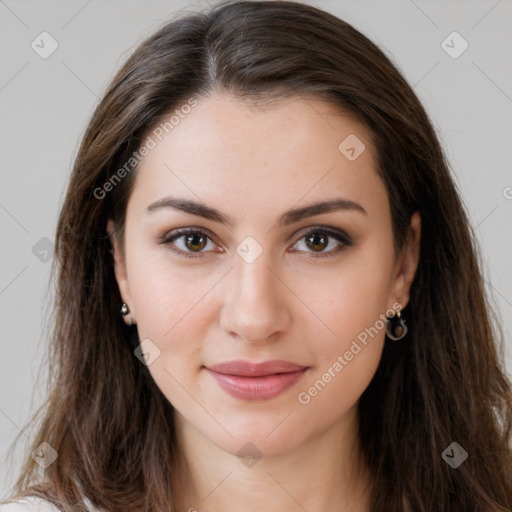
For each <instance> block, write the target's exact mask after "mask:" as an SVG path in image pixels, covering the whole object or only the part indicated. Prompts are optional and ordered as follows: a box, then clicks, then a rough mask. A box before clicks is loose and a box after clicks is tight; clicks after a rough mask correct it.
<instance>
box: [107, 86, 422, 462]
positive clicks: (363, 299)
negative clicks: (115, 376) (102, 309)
mask: <svg viewBox="0 0 512 512" xmlns="http://www.w3.org/2000/svg"><path fill="white" fill-rule="evenodd" d="M347 137H350V138H349V139H347ZM355 137H357V138H355ZM153 138H154V139H155V140H156V141H157V142H158V143H157V144H156V147H154V148H153V149H151V151H150V152H149V154H147V155H146V156H145V157H144V159H143V161H142V162H141V166H140V168H139V170H138V174H137V177H136V181H135V185H134V188H133V192H132V194H131V196H130V199H129V202H128V206H127V214H126V227H125V259H122V257H121V255H120V251H119V247H118V246H117V245H115V247H114V248H115V261H116V267H115V271H116V278H117V282H118V285H119V288H120V292H121V295H122V298H123V300H124V302H126V303H127V304H128V306H129V308H130V311H131V315H132V319H133V320H134V321H135V322H136V323H137V329H138V333H139V338H140V340H141V342H143V347H144V352H145V353H148V354H149V356H148V358H149V359H148V362H149V364H148V369H149V371H150V373H151V376H152V377H153V379H154V380H155V382H156V384H157V385H158V387H159V388H160V390H161V391H162V393H163V394H164V395H165V396H166V398H167V399H168V400H169V402H170V403H171V404H172V405H173V406H174V408H175V411H176V413H177V414H176V419H177V421H178V422H179V423H180V425H181V426H182V427H183V428H188V429H192V430H194V431H195V432H196V433H198V434H200V435H201V437H202V438H204V439H208V440H210V441H212V442H213V443H215V444H216V445H217V446H219V447H221V448H222V449H224V450H227V451H229V452H232V453H237V452H238V450H240V448H241V447H242V446H244V445H245V443H247V442H250V443H252V444H253V445H254V446H256V447H257V449H258V450H259V451H260V452H261V453H262V454H264V455H272V454H278V453H282V452H285V451H289V450H293V449H294V448H297V447H299V446H300V445H303V444H305V443H307V442H308V441H310V440H312V439H313V438H315V437H317V436H319V435H321V434H323V433H325V432H328V431H330V430H332V429H336V428H338V427H339V428H342V427H341V425H343V422H344V421H345V420H346V418H348V417H349V416H350V415H351V414H352V413H353V412H354V410H355V407H356V405H357V401H358V399H359V397H360V396H361V394H362V393H363V391H364V390H365V389H366V387H367V386H368V384H369V383H370V381H371V379H372V377H373V375H374V373H375V371H376V369H377V366H378V364H379V360H380V357H381V353H382V348H383V344H384V337H385V329H384V321H383V319H384V318H385V314H386V312H388V314H389V313H390V312H391V311H393V309H394V310H397V309H399V308H400V306H399V305H397V303H399V304H400V305H401V306H402V307H405V305H406V304H407V301H408V299H409V288H410V284H411V282H412V279H413V277H414V272H415V269H416V265H417V259H418V241H419V216H418V214H415V215H414V216H413V217H412V233H413V236H412V237H411V242H410V243H409V244H408V245H406V246H405V247H404V250H403V252H401V253H400V254H395V253H394V250H393V238H392V227H391V216H390V208H389V201H388V196H387V193H386V190H385V188H384V185H383V183H382V181H381V180H380V178H379V177H378V175H377V172H376V167H375V165H376V164H375V153H374V150H373V148H372V146H371V144H370V138H369V133H368V132H367V130H366V128H365V126H364V125H362V124H360V123H359V122H358V121H356V120H355V119H353V118H351V117H349V116H347V115H345V114H343V113H342V112H341V111H338V110H337V109H336V108H335V107H333V106H332V105H330V104H328V103H326V102H324V101H322V100H319V99H315V98H314V97H304V96H302V97H292V98H288V99H284V100H279V101H278V102H277V103H275V104H274V105H272V106H271V107H269V108H268V109H265V110H263V109H256V108H251V107H249V106H247V105H246V104H243V103H240V102H237V101H235V100H234V99H233V98H231V97H230V96H227V95H217V96H212V97H209V98H208V99H204V98H203V99H201V100H200V101H199V103H198V104H197V106H196V107H195V108H193V109H191V110H190V112H189V113H188V114H187V115H184V116H182V117H180V120H179V123H178V124H177V125H175V126H174V127H173V129H172V130H169V131H168V133H165V132H164V133H163V134H160V138H161V139H162V140H161V141H158V138H156V137H153ZM345 139H347V141H345ZM344 141H345V142H344ZM340 144H341V146H340ZM363 144H364V146H363ZM350 148H354V150H351V149H350ZM171 198H172V199H180V200H186V201H189V202H190V203H189V204H191V203H192V202H194V203H198V204H199V206H201V207H204V208H208V209H215V210H216V211H217V213H216V214H215V215H214V214H212V213H211V210H206V211H209V212H210V213H209V214H208V215H207V217H205V216H202V213H201V211H200V210H199V209H197V208H196V210H195V213H192V212H190V211H184V210H182V209H180V208H179V207H178V206H176V203H174V205H175V206H172V205H171V204H170V203H171V201H170V199H171ZM334 200H341V201H340V202H339V204H340V205H341V207H340V208H338V209H335V210H328V209H327V208H324V209H321V208H318V209H316V210H315V211H311V210H309V211H308V210H307V209H306V208H307V207H308V206H311V205H313V204H315V203H322V202H326V201H334ZM291 210H292V211H293V212H295V213H293V214H291V213H288V215H285V214H286V213H287V212H290V211H291ZM301 212H302V214H300V213H301ZM111 227H112V223H111V222H110V223H109V229H111ZM178 230H181V231H179V232H178ZM188 231H191V233H188ZM390 310H391V311H390ZM143 340H144V341H143ZM388 343H393V342H392V341H388ZM235 360H242V361H245V362H248V363H261V362H267V361H271V360H281V361H287V362H290V363H295V364H296V365H298V369H296V371H292V370H293V368H291V367H280V366H270V367H268V368H266V369H265V368H263V370H262V372H263V373H267V374H273V375H267V376H265V377H262V376H259V377H255V376H254V375H255V373H252V376H247V374H246V375H245V376H240V374H242V373H243V369H242V368H241V367H240V366H238V367H236V366H235V367H229V368H224V369H223V370H222V371H223V372H225V373H224V374H223V375H220V372H219V373H216V372H214V371H212V368H213V367H214V366H215V365H219V364H220V363H225V362H232V361H235ZM141 364H142V363H141ZM301 368H305V370H300V369H301ZM260 369H261V368H260ZM245 370H246V372H249V373H250V372H251V371H252V372H254V368H251V367H249V368H245ZM277 372H285V373H284V374H283V375H280V376H278V375H276V373H277ZM226 373H227V374H231V377H230V376H229V375H228V376H226ZM234 374H238V376H233V375H234ZM292 413H293V414H292ZM284 418H286V419H285V420H284V421H283V419H284Z"/></svg>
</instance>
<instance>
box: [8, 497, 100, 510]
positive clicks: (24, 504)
mask: <svg viewBox="0 0 512 512" xmlns="http://www.w3.org/2000/svg"><path fill="white" fill-rule="evenodd" d="M84 501H85V504H86V505H87V507H88V508H89V510H90V511H91V512H99V511H98V509H96V508H94V507H93V506H92V503H91V502H90V501H89V500H88V499H87V498H84ZM0 512H60V510H59V509H58V508H57V507H56V506H55V505H53V504H52V503H50V502H49V501H46V500H44V499H43V498H40V497H38V496H28V497H27V498H23V499H19V500H18V501H16V502H14V503H5V504H4V505H0Z"/></svg>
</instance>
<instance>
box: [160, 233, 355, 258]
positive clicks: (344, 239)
mask: <svg viewBox="0 0 512 512" xmlns="http://www.w3.org/2000/svg"><path fill="white" fill-rule="evenodd" d="M314 233H322V234H324V235H327V236H328V237H331V238H334V239H335V240H337V241H338V242H341V245H340V246H338V247H337V248H336V249H331V250H330V251H327V252H323V253H316V254H315V253H310V254H312V257H313V258H327V257H332V256H335V255H336V254H338V253H339V252H340V251H342V250H343V249H344V248H346V247H351V246H352V245H353V243H352V241H351V240H350V238H349V237H348V236H347V235H346V234H344V233H342V232H337V231H333V230H331V229H329V228H324V227H322V226H315V227H313V228H311V229H309V230H308V231H307V232H305V233H303V234H302V235H301V236H300V238H299V239H298V240H297V242H299V241H300V240H302V239H303V238H306V237H307V236H309V235H311V234H314ZM186 235H205V236H206V237H207V238H208V239H209V240H211V241H212V242H213V240H212V237H210V236H209V234H208V233H207V232H206V231H204V230H202V229H192V228H180V229H176V230H174V231H171V232H170V233H168V234H167V235H165V236H164V237H163V238H162V239H161V240H160V241H159V242H158V243H159V244H160V245H168V246H169V249H170V250H171V251H172V252H174V253H176V254H178V255H179V256H183V257H185V258H201V257H202V253H201V252H199V253H195V254H194V253H193V252H186V251H183V250H181V249H177V248H176V247H174V246H173V245H172V242H174V240H177V239H178V238H181V237H183V236H186ZM297 242H296V243H297ZM294 245H295V244H294ZM306 252H309V251H306Z"/></svg>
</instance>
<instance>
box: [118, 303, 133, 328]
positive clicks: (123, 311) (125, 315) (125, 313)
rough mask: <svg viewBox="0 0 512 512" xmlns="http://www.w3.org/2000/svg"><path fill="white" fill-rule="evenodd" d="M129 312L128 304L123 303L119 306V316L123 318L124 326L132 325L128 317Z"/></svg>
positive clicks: (130, 318)
mask: <svg viewBox="0 0 512 512" xmlns="http://www.w3.org/2000/svg"><path fill="white" fill-rule="evenodd" d="M129 313H130V310H129V309H128V304H126V303H124V302H123V305H122V306H121V316H122V317H123V320H124V323H125V324H126V325H132V324H133V322H132V317H131V316H130V315H129Z"/></svg>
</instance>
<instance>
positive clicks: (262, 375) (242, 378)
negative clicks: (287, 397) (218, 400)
mask: <svg viewBox="0 0 512 512" xmlns="http://www.w3.org/2000/svg"><path fill="white" fill-rule="evenodd" d="M307 369H308V367H307V366H303V365H299V364H296V363H291V362H289V361H284V360H272V361H264V362H262V363H251V362H249V361H242V360H236V361H227V362H224V363H220V364H216V365H210V366H208V367H206V370H207V371H208V373H209V374H210V375H211V376H212V377H213V378H214V379H215V381H216V382H217V384H218V385H219V386H220V387H221V388H222V389H223V390H224V391H225V392H226V393H228V394H230V395H231V396H233V397H235V398H238V399H240V400H247V401H262V400H269V399H270V398H273V397H275V396H277V395H279V394H281V393H282V392H283V391H285V390H286V389H287V388H289V387H290V386H293V384H295V383H296V382H297V381H298V380H299V379H300V378H301V377H302V376H303V375H304V373H305V372H306V371H307Z"/></svg>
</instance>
